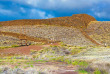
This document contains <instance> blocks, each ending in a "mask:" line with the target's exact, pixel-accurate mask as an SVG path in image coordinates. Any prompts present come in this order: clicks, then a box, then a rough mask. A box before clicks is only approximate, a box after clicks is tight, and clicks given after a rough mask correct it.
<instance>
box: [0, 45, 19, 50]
mask: <svg viewBox="0 0 110 74" xmlns="http://www.w3.org/2000/svg"><path fill="white" fill-rule="evenodd" d="M14 47H19V45H12V46H0V49H6V48H14Z"/></svg>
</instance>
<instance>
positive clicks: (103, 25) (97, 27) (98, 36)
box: [86, 21, 110, 46]
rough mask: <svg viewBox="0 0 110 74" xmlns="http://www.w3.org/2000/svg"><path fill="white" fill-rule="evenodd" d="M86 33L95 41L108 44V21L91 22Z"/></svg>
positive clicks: (109, 39) (109, 44) (109, 25)
mask: <svg viewBox="0 0 110 74" xmlns="http://www.w3.org/2000/svg"><path fill="white" fill-rule="evenodd" d="M86 33H87V34H88V35H89V36H90V37H91V38H93V39H94V40H96V41H97V42H99V43H101V44H103V45H106V46H110V22H106V21H105V22H91V23H90V24H89V25H88V27H87V29H86Z"/></svg>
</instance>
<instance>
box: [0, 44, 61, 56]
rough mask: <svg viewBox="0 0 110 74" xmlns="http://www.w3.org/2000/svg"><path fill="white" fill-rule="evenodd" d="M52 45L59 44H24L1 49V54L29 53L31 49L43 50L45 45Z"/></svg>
mask: <svg viewBox="0 0 110 74" xmlns="http://www.w3.org/2000/svg"><path fill="white" fill-rule="evenodd" d="M50 45H59V44H58V43H53V44H47V45H39V46H38V45H31V46H22V47H16V48H8V49H3V50H0V54H1V56H2V55H3V56H6V55H7V56H8V55H15V54H16V55H17V54H19V55H29V54H30V51H31V50H41V49H42V48H44V47H49V46H50Z"/></svg>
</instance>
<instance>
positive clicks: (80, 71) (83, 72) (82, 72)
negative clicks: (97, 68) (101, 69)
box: [78, 69, 89, 74]
mask: <svg viewBox="0 0 110 74" xmlns="http://www.w3.org/2000/svg"><path fill="white" fill-rule="evenodd" d="M78 72H79V74H80V73H81V74H89V73H88V72H87V71H85V70H84V69H83V70H78Z"/></svg>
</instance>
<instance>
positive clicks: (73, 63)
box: [72, 60, 89, 67]
mask: <svg viewBox="0 0 110 74" xmlns="http://www.w3.org/2000/svg"><path fill="white" fill-rule="evenodd" d="M72 65H79V66H81V67H87V66H88V65H89V63H88V62H86V61H81V60H75V61H73V62H72Z"/></svg>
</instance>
